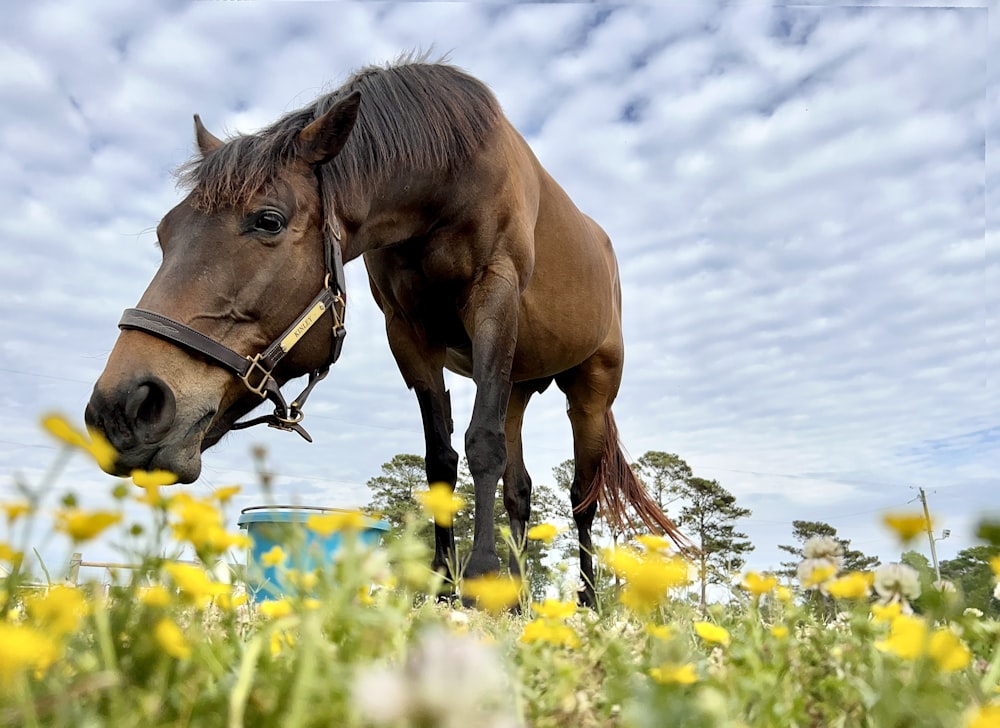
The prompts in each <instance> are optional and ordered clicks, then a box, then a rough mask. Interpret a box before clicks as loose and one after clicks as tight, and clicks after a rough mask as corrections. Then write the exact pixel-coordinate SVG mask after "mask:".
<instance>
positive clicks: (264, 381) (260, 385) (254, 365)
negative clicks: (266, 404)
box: [240, 354, 271, 399]
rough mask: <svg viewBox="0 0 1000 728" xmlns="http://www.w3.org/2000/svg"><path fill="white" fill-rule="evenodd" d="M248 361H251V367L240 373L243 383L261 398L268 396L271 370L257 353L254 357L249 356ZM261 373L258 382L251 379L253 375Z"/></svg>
mask: <svg viewBox="0 0 1000 728" xmlns="http://www.w3.org/2000/svg"><path fill="white" fill-rule="evenodd" d="M247 361H248V362H250V367H249V368H248V369H247V371H246V373H245V374H241V375H240V379H241V380H243V384H244V385H245V386H246V388H247V389H249V390H250V391H251V392H253V393H254V394H256V395H257V396H258V397H260V398H261V399H266V398H267V391H266V390H267V389H268V386H267V385H268V382H269V381H271V372H270V371H269V370H268V369H267V368H265V367H264V365H263V364H261V355H260V354H257V355H256V356H254V357H253V358H252V359H251V358H250V357H247ZM255 375H259V376H260V380H259V381H258V382H257V384H254V383H253V382H252V381H251V377H253V376H255Z"/></svg>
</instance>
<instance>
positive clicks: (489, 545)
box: [462, 271, 518, 578]
mask: <svg viewBox="0 0 1000 728" xmlns="http://www.w3.org/2000/svg"><path fill="white" fill-rule="evenodd" d="M517 295H518V289H517V287H516V286H515V285H514V284H513V283H512V276H511V275H509V274H508V275H504V274H501V273H499V272H497V271H490V272H488V273H487V274H486V275H485V276H483V278H482V279H481V280H480V281H479V282H478V283H477V285H476V287H475V288H474V289H473V291H472V292H471V294H470V295H469V298H468V300H467V301H465V302H464V305H463V307H462V311H463V315H464V317H465V325H466V328H467V330H468V331H470V336H471V338H472V379H473V381H474V382H475V383H476V399H475V403H474V404H473V408H472V420H471V422H470V423H469V429H468V430H467V431H466V433H465V456H466V457H467V458H468V460H469V470H470V471H471V473H472V480H473V482H474V484H475V489H476V514H475V530H474V532H473V537H472V554H471V555H470V556H469V560H468V563H467V564H466V565H465V576H466V577H472V578H474V577H477V576H482V575H483V574H488V573H493V572H497V571H499V570H500V559H499V557H498V556H497V550H496V534H495V533H494V528H493V517H494V503H495V500H496V492H497V483H498V482H499V480H500V476H501V475H502V474H503V471H504V468H505V467H506V464H507V444H506V438H505V435H504V421H505V419H506V416H507V403H508V400H509V398H510V391H511V382H510V371H511V363H512V361H513V358H514V348H515V345H516V343H517Z"/></svg>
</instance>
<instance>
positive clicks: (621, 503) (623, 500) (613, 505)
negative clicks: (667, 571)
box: [576, 409, 694, 552]
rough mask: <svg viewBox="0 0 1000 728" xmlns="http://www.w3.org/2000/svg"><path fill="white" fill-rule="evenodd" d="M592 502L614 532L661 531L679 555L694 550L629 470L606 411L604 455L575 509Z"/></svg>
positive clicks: (615, 426)
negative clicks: (643, 528) (674, 545)
mask: <svg viewBox="0 0 1000 728" xmlns="http://www.w3.org/2000/svg"><path fill="white" fill-rule="evenodd" d="M595 503H596V504H597V505H598V506H599V508H600V511H601V516H602V517H603V518H604V520H605V521H606V522H607V523H608V525H610V526H611V527H612V528H613V529H614V530H616V531H619V532H623V531H626V530H629V529H630V528H631V529H638V528H642V527H645V528H646V529H648V530H649V531H651V532H653V533H657V532H662V533H663V534H664V535H666V536H667V537H669V538H670V540H671V541H673V542H674V543H675V544H676V545H677V547H678V549H680V550H681V551H682V552H689V551H691V550H692V549H693V548H694V545H693V544H692V543H691V541H690V540H689V539H688V538H687V537H686V536H685V535H684V534H683V533H681V531H680V529H679V528H677V526H676V525H675V524H674V522H673V521H671V520H670V518H669V517H668V516H667V514H666V513H664V512H663V509H662V508H660V506H659V504H658V503H657V502H656V501H655V500H653V498H652V497H651V496H650V495H649V493H648V492H647V491H646V489H645V487H643V485H642V482H641V481H640V480H639V478H638V477H637V476H636V474H635V472H634V471H633V470H632V467H631V466H630V465H629V463H628V460H627V459H626V456H625V452H624V450H623V449H622V446H621V442H620V440H619V438H618V425H616V424H615V418H614V415H612V414H611V410H610V409H609V410H608V411H607V412H605V414H604V452H603V454H602V455H601V462H600V464H599V465H598V467H597V473H596V474H595V475H594V480H593V481H592V482H591V484H590V488H589V489H588V491H587V495H586V496H585V497H584V498H583V500H582V501H581V502H580V504H579V505H578V506H577V507H576V510H578V511H580V510H583V509H585V508H589V507H590V506H592V505H594V504H595ZM637 520H638V522H637ZM640 524H641V526H640Z"/></svg>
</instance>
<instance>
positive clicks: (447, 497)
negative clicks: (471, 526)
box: [417, 483, 465, 528]
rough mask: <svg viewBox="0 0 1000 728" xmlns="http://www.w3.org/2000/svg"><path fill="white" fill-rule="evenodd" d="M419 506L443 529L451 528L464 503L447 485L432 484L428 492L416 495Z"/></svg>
mask: <svg viewBox="0 0 1000 728" xmlns="http://www.w3.org/2000/svg"><path fill="white" fill-rule="evenodd" d="M417 500H418V501H420V505H422V506H423V507H424V509H425V510H426V511H427V512H428V513H430V514H431V517H432V518H433V519H434V523H436V524H437V525H439V526H442V527H444V528H448V527H450V526H451V524H452V521H454V520H455V514H456V513H458V512H459V511H460V510H461V509H462V506H463V505H465V501H463V500H462V497H461V496H460V495H456V494H455V493H454V492H453V490H452V488H451V486H450V485H448V484H447V483H432V484H431V486H430V488H429V489H428V490H425V491H423V492H421V493H417Z"/></svg>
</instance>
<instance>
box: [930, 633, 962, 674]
mask: <svg viewBox="0 0 1000 728" xmlns="http://www.w3.org/2000/svg"><path fill="white" fill-rule="evenodd" d="M927 652H928V654H929V655H930V656H931V658H932V659H933V660H934V662H935V664H937V666H938V669H940V670H941V672H956V671H958V670H964V669H965V668H966V667H968V666H969V664H970V663H971V662H972V652H971V651H970V650H969V648H968V647H967V646H966V644H965V643H964V642H962V640H961V639H959V637H958V635H956V634H955V633H954V632H952V631H951V630H950V629H948V628H947V627H940V628H939V629H936V630H934V633H933V634H932V635H931V639H930V642H929V643H928V645H927Z"/></svg>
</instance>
